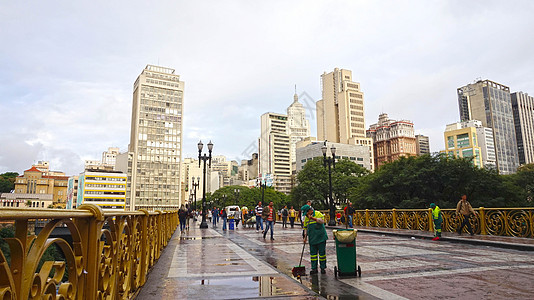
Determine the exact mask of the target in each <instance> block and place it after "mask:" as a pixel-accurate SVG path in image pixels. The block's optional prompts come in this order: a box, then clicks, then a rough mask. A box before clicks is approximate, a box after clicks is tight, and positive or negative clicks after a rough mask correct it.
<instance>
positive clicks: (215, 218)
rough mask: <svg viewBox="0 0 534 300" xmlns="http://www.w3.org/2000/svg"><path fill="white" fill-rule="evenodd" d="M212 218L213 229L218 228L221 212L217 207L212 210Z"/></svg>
mask: <svg viewBox="0 0 534 300" xmlns="http://www.w3.org/2000/svg"><path fill="white" fill-rule="evenodd" d="M211 216H212V217H211V219H212V222H213V227H214V228H215V227H216V226H217V221H219V220H218V219H219V210H218V209H217V207H215V206H214V207H213V209H212V210H211Z"/></svg>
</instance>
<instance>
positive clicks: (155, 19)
mask: <svg viewBox="0 0 534 300" xmlns="http://www.w3.org/2000/svg"><path fill="white" fill-rule="evenodd" d="M533 8H534V5H533V4H532V3H531V2H528V1H514V2H512V3H505V2H500V1H489V2H487V1H486V2H478V1H476V2H468V3H465V1H463V2H462V1H449V2H433V1H402V2H399V1H380V2H370V1H336V2H331V1H325V2H319V1H293V2H287V1H269V2H248V1H225V2H220V1H206V2H183V3H178V2H176V1H158V2H155V3H154V2H141V1H129V2H127V3H120V2H106V1H97V2H87V3H79V2H47V3H44V2H43V3H24V2H20V1H19V2H8V3H2V4H1V5H0V28H7V29H8V30H4V31H2V32H1V33H0V39H1V40H2V42H3V47H1V48H0V99H1V100H0V115H1V116H2V118H3V120H4V122H6V124H9V125H8V128H9V133H10V134H9V135H2V141H3V142H5V143H8V144H11V145H14V146H16V147H21V149H25V150H24V151H21V153H20V155H19V156H18V159H17V158H16V156H14V152H13V150H9V149H8V148H6V147H4V146H2V147H0V172H3V171H18V172H21V171H22V170H23V169H25V168H27V167H29V166H30V164H31V162H33V161H36V160H42V159H48V160H50V161H51V162H56V161H57V164H61V166H54V165H52V168H53V169H59V168H60V167H61V168H64V170H65V171H66V172H67V173H69V174H76V173H78V172H79V171H80V168H81V167H80V163H79V161H81V158H88V157H92V158H95V159H98V158H99V157H100V154H101V152H102V151H104V150H106V149H107V147H110V146H118V147H120V148H121V149H126V147H127V145H128V143H129V128H130V118H131V101H132V99H131V98H132V85H133V82H134V81H135V79H136V77H137V75H138V74H139V73H140V72H141V70H142V68H143V67H144V66H145V65H146V64H160V65H164V66H168V67H172V68H174V69H176V72H177V73H178V74H180V75H181V79H182V80H184V81H185V83H186V85H185V87H186V90H185V115H184V137H185V140H184V147H183V149H184V157H185V156H189V155H191V156H195V155H196V153H197V152H196V143H197V142H198V140H199V139H202V140H203V141H206V142H207V141H209V140H210V139H211V140H212V141H213V143H214V144H215V148H214V151H216V154H223V155H226V156H228V157H231V158H233V157H241V156H242V153H244V152H245V153H246V152H247V150H248V149H250V146H251V145H253V144H254V143H255V142H256V139H257V137H258V136H259V134H260V129H259V125H260V121H259V118H260V115H261V114H263V113H265V112H267V111H273V112H285V110H286V108H287V106H288V105H290V104H291V102H292V100H293V92H294V91H293V85H294V84H297V88H298V93H299V94H301V93H302V92H306V93H307V94H308V95H310V97H311V98H313V99H314V100H318V99H319V98H320V97H321V90H320V75H321V74H322V73H323V72H324V71H326V72H329V71H332V69H333V68H334V67H340V68H346V69H351V70H352V71H353V78H354V80H355V81H358V82H360V83H361V87H362V89H363V91H364V93H365V109H366V121H367V125H370V124H371V123H374V122H376V120H377V118H378V114H379V113H380V112H387V113H389V115H390V116H391V117H392V118H396V119H410V120H412V121H413V122H414V123H415V127H416V131H417V132H418V133H423V134H427V135H430V138H431V146H432V150H433V151H439V150H440V149H438V148H440V147H442V146H443V141H442V139H443V137H442V131H443V128H444V127H445V125H446V124H448V123H452V122H454V121H457V119H458V108H457V100H456V88H457V87H459V86H462V85H464V84H466V83H469V82H472V81H473V80H474V79H475V78H477V77H482V78H488V79H492V80H495V81H497V82H500V83H502V84H505V85H509V86H510V87H511V88H512V90H513V91H515V90H522V91H525V92H529V91H531V92H532V90H533V89H534V87H533V86H532V71H531V70H532V69H533V66H534V58H533V56H532V55H531V53H533V50H534V41H533V40H532V39H531V38H530V36H531V34H530V32H529V31H530V30H531V28H534V20H532V18H531V16H530V14H531V12H532V11H533ZM310 122H311V123H312V129H314V128H315V122H316V120H315V119H313V120H310ZM29 142H31V143H32V145H33V146H32V145H30V144H29ZM2 145H4V144H2ZM14 149H16V148H14ZM44 155H46V156H47V157H43V156H44ZM6 157H7V158H6Z"/></svg>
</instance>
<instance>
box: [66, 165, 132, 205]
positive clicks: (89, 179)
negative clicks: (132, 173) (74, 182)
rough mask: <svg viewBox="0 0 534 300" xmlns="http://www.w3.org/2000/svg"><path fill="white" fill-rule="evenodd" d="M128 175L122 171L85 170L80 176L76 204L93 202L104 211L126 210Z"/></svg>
mask: <svg viewBox="0 0 534 300" xmlns="http://www.w3.org/2000/svg"><path fill="white" fill-rule="evenodd" d="M126 177H127V175H126V174H124V173H122V172H120V171H107V172H106V171H101V170H98V171H85V172H83V173H81V174H80V176H78V193H77V199H76V206H77V207H79V206H80V205H82V204H84V203H91V204H94V205H97V206H99V207H100V208H102V210H104V211H124V210H125V206H126Z"/></svg>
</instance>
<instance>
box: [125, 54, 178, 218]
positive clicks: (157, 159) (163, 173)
mask: <svg viewBox="0 0 534 300" xmlns="http://www.w3.org/2000/svg"><path fill="white" fill-rule="evenodd" d="M183 93H184V82H183V81H180V76H179V75H177V74H175V70H174V69H170V68H165V67H158V66H152V65H147V66H146V68H145V69H144V70H143V71H142V72H141V74H140V75H139V77H138V78H137V80H136V81H135V83H134V87H133V108H132V125H131V131H130V145H129V151H128V152H130V153H131V155H128V159H129V161H128V164H129V166H131V169H130V167H129V170H130V173H128V181H129V182H130V186H129V189H128V193H127V194H128V196H129V197H128V199H127V202H128V204H127V205H128V207H129V208H130V209H131V210H138V209H140V208H145V209H149V210H155V209H161V210H165V209H176V208H179V207H180V204H181V197H180V196H181V193H180V189H181V187H180V183H181V181H180V163H181V161H182V136H183V135H182V126H183Z"/></svg>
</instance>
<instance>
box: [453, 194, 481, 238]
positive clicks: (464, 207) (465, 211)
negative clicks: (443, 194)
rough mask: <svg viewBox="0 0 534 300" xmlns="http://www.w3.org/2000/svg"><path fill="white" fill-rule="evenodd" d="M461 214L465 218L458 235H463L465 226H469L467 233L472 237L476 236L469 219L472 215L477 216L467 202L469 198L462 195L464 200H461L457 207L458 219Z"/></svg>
mask: <svg viewBox="0 0 534 300" xmlns="http://www.w3.org/2000/svg"><path fill="white" fill-rule="evenodd" d="M460 214H461V215H462V216H463V217H464V220H463V222H462V225H460V228H458V234H460V235H461V234H462V230H463V229H464V226H466V225H467V231H468V232H469V233H470V234H471V235H475V233H474V232H473V229H472V228H471V223H469V218H470V217H471V214H474V215H476V212H475V210H474V209H473V207H472V206H471V203H469V201H467V196H466V195H465V194H464V195H462V198H461V199H460V201H458V205H456V217H457V218H458V217H459V216H460Z"/></svg>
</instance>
